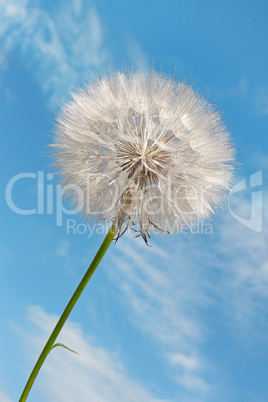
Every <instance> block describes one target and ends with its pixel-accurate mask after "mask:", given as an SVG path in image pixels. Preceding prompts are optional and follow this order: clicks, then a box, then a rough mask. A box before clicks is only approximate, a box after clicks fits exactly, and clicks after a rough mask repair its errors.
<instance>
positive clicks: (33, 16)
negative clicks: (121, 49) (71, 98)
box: [0, 0, 110, 106]
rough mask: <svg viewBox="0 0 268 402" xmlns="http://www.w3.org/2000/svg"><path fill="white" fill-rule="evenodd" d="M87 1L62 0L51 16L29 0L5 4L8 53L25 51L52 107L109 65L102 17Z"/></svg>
mask: <svg viewBox="0 0 268 402" xmlns="http://www.w3.org/2000/svg"><path fill="white" fill-rule="evenodd" d="M82 3H83V2H80V1H74V2H72V1H66V2H63V1H61V2H60V3H57V5H55V6H53V9H54V11H51V12H50V13H49V12H48V11H46V10H45V9H43V8H40V7H37V6H36V4H33V3H31V2H29V1H27V0H11V1H9V2H5V1H1V2H0V13H1V15H2V18H1V27H0V39H1V38H2V42H3V44H4V49H6V51H8V50H12V49H13V48H19V49H20V50H21V52H22V53H23V55H24V56H25V57H26V58H27V62H28V63H29V64H30V65H31V67H32V68H33V69H34V70H35V74H36V76H37V79H38V80H39V82H40V84H41V87H42V89H43V91H44V92H45V93H46V94H47V95H48V96H49V99H50V104H51V105H52V106H54V105H55V104H56V103H58V102H59V101H60V100H61V99H64V98H65V97H66V93H67V91H68V89H70V88H71V86H77V85H79V84H81V83H82V80H83V79H85V80H88V79H91V78H93V77H94V76H95V73H96V70H97V69H100V68H103V67H105V65H106V64H105V63H107V62H108V61H109V57H110V56H109V52H108V49H107V48H106V47H105V45H104V40H103V29H102V22H101V19H100V17H99V15H98V13H97V11H96V9H95V8H94V6H93V5H91V6H89V7H88V4H87V6H85V5H84V7H82ZM2 59H3V60H4V56H2Z"/></svg>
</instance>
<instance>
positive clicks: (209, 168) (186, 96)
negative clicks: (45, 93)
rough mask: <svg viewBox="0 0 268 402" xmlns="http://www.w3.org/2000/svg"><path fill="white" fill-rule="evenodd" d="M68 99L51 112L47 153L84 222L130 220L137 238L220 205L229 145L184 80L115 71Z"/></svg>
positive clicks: (229, 157)
mask: <svg viewBox="0 0 268 402" xmlns="http://www.w3.org/2000/svg"><path fill="white" fill-rule="evenodd" d="M72 96H73V100H72V101H71V102H70V103H68V104H67V105H66V106H64V108H63V110H62V113H61V114H60V115H59V117H58V123H59V124H58V127H57V130H56V135H55V143H54V147H55V153H54V156H55V158H56V165H57V166H58V167H59V169H60V172H61V174H62V176H63V183H64V185H65V186H66V189H67V193H68V195H69V196H70V197H71V198H72V199H73V201H74V202H75V203H76V204H79V205H80V208H81V212H82V214H83V216H84V218H85V219H88V218H89V217H91V218H92V219H95V220H100V219H101V220H103V219H104V220H106V221H116V220H118V219H119V220H120V222H121V228H119V229H120V230H121V232H120V233H121V234H122V233H123V232H124V228H125V229H126V228H127V227H130V228H132V229H133V230H135V231H136V232H138V233H139V234H140V235H142V237H143V238H144V239H145V240H146V236H147V235H149V233H150V231H155V232H159V231H160V232H167V231H168V232H174V231H176V230H179V227H180V225H182V224H187V225H192V224H193V223H195V222H196V221H198V220H203V219H205V218H208V217H209V216H210V215H211V214H212V213H214V211H215V209H216V207H217V206H218V205H220V204H221V201H222V199H223V191H224V190H226V189H228V187H229V184H230V180H231V176H232V162H233V154H234V152H233V148H232V146H231V145H230V142H229V135H228V132H227V131H226V128H225V126H224V124H223V122H222V121H221V116H220V114H219V113H218V112H216V111H215V110H214V109H213V107H212V106H211V105H210V104H209V103H207V102H206V101H205V100H204V99H203V98H202V97H201V96H200V95H199V94H197V93H196V92H195V91H194V90H193V89H192V87H191V86H188V85H186V84H185V83H176V82H175V81H174V80H172V79H170V78H169V77H166V76H164V75H161V74H156V73H143V72H133V73H129V74H122V73H115V74H113V75H112V76H111V77H110V79H108V78H107V77H106V76H105V77H103V78H102V79H101V80H98V81H97V82H95V83H90V84H89V85H88V86H87V87H86V88H85V89H83V90H80V91H79V92H78V93H77V94H73V95H72ZM77 189H79V190H80V191H77ZM119 217H120V218H119ZM122 217H123V218H122Z"/></svg>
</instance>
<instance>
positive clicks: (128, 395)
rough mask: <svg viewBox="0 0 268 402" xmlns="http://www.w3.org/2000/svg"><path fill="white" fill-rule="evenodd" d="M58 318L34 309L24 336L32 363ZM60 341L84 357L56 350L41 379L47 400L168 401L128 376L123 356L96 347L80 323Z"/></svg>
mask: <svg viewBox="0 0 268 402" xmlns="http://www.w3.org/2000/svg"><path fill="white" fill-rule="evenodd" d="M56 319H57V317H56V316H53V315H49V314H47V313H46V312H45V311H43V310H42V309H41V308H40V307H36V306H35V307H33V306H32V307H30V308H29V310H28V321H29V322H30V323H31V330H27V333H24V334H23V336H24V339H25V344H26V348H27V355H28V356H29V357H31V359H32V362H34V360H35V359H36V357H37V354H38V352H40V350H41V348H42V347H43V345H44V342H45V340H46V337H47V336H48V335H49V332H50V330H52V328H53V326H54V325H55V322H56ZM59 342H62V343H63V344H65V345H67V346H69V347H71V348H72V349H74V350H76V351H78V352H79V354H80V356H77V355H75V354H72V353H70V352H68V351H66V350H65V349H61V348H56V349H54V350H53V352H52V353H51V354H50V355H49V357H48V359H47V361H46V364H45V365H44V366H43V368H42V373H41V375H40V376H39V379H38V384H37V386H36V388H37V387H39V390H40V391H41V392H42V395H43V397H44V399H45V400H46V401H64V402H77V401H79V402H88V401H96V402H107V401H109V402H120V401H121V402H125V401H128V402H136V401H143V402H164V400H163V399H158V398H157V397H155V396H154V395H153V394H152V392H151V391H150V390H149V389H147V388H146V386H144V385H142V384H139V383H138V382H136V381H135V380H133V379H131V377H130V376H129V375H128V373H127V371H126V369H125V367H124V365H123V363H122V362H121V360H120V357H119V356H118V355H117V354H116V353H113V352H110V351H108V350H105V349H103V348H101V347H100V346H98V345H96V342H95V341H94V340H92V339H91V338H89V337H88V336H87V335H86V334H84V333H83V331H82V329H81V327H80V325H79V324H75V323H73V322H71V321H69V322H68V323H67V324H66V325H65V327H64V329H63V331H62V332H61V334H60V337H59Z"/></svg>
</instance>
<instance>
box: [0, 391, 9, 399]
mask: <svg viewBox="0 0 268 402" xmlns="http://www.w3.org/2000/svg"><path fill="white" fill-rule="evenodd" d="M0 401H1V402H12V401H11V399H10V398H9V397H8V396H7V395H6V394H4V392H3V391H1V390H0Z"/></svg>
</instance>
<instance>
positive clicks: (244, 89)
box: [209, 77, 268, 116]
mask: <svg viewBox="0 0 268 402" xmlns="http://www.w3.org/2000/svg"><path fill="white" fill-rule="evenodd" d="M209 92H211V94H210V95H211V96H213V94H215V93H216V96H217V99H220V98H225V97H226V98H229V99H238V100H240V101H243V102H247V103H248V104H249V106H250V107H251V108H252V109H253V110H254V112H255V113H257V114H258V115H263V116H267V115H268V86H267V85H266V84H258V86H255V87H254V86H253V85H252V83H251V82H250V80H249V79H248V78H245V77H242V78H241V79H240V80H239V81H238V82H236V83H234V84H233V85H230V86H226V87H224V88H221V89H216V90H215V91H214V90H213V91H212V90H210V91H209Z"/></svg>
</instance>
